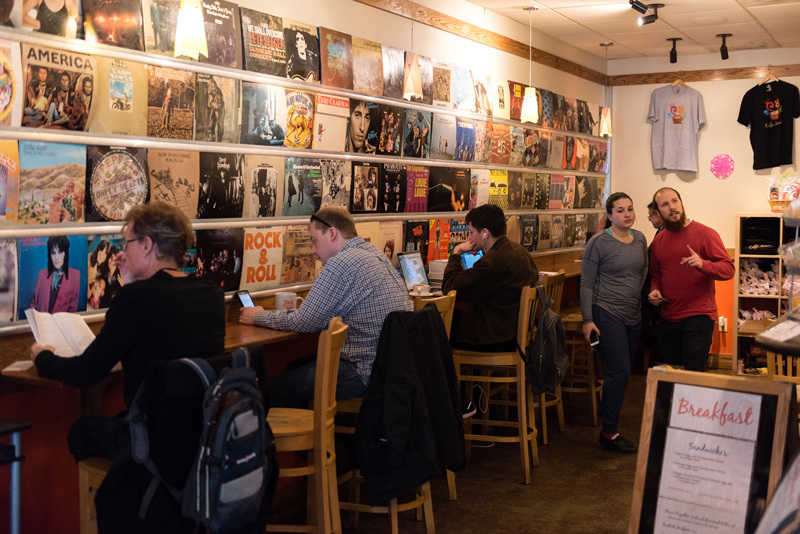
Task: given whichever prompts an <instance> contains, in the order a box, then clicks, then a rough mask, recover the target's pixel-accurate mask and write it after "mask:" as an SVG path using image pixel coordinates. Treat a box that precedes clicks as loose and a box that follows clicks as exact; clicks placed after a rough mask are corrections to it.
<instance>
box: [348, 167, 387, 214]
mask: <svg viewBox="0 0 800 534" xmlns="http://www.w3.org/2000/svg"><path fill="white" fill-rule="evenodd" d="M379 172H380V164H379V163H370V162H365V161H354V162H353V171H352V174H353V187H352V189H351V191H352V198H351V201H350V205H351V211H352V212H353V213H372V212H377V211H378V185H379V184H378V181H379V178H378V176H379Z"/></svg>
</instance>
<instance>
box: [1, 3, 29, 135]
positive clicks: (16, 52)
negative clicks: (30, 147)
mask: <svg viewBox="0 0 800 534" xmlns="http://www.w3.org/2000/svg"><path fill="white" fill-rule="evenodd" d="M18 1H21V0H18ZM17 27H19V26H17ZM22 73H23V70H22V57H21V54H20V47H19V43H17V42H14V41H6V40H3V39H0V125H3V126H17V125H19V124H20V121H21V120H22V105H23V103H24V99H25V94H24V93H23V91H22Z"/></svg>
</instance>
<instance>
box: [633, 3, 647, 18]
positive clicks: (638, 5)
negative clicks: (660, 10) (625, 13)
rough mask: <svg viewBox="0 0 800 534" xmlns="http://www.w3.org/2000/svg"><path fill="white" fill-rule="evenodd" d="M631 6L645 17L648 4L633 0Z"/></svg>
mask: <svg viewBox="0 0 800 534" xmlns="http://www.w3.org/2000/svg"><path fill="white" fill-rule="evenodd" d="M630 4H631V8H632V9H635V10H636V11H638V12H639V13H640V14H642V15H644V14H645V13H647V4H643V3H641V2H640V1H639V0H631V1H630Z"/></svg>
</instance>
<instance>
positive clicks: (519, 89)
mask: <svg viewBox="0 0 800 534" xmlns="http://www.w3.org/2000/svg"><path fill="white" fill-rule="evenodd" d="M525 87H527V86H526V85H525V84H524V83H519V82H512V81H511V80H509V81H508V99H509V102H510V104H509V111H508V117H509V118H510V119H511V120H512V121H518V120H520V119H521V117H522V101H523V100H524V99H525Z"/></svg>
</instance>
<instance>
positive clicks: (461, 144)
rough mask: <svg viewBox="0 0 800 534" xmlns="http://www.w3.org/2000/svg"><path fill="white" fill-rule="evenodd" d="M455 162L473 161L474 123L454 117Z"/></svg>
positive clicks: (470, 120)
mask: <svg viewBox="0 0 800 534" xmlns="http://www.w3.org/2000/svg"><path fill="white" fill-rule="evenodd" d="M453 159H454V160H455V161H474V160H475V121H474V120H472V119H463V118H461V117H456V150H455V153H454V154H453Z"/></svg>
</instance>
